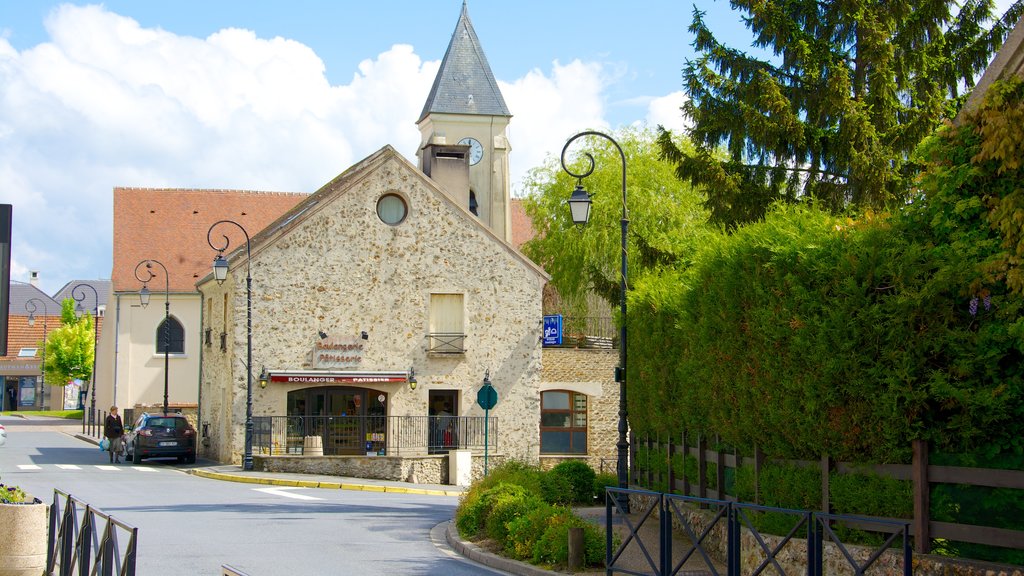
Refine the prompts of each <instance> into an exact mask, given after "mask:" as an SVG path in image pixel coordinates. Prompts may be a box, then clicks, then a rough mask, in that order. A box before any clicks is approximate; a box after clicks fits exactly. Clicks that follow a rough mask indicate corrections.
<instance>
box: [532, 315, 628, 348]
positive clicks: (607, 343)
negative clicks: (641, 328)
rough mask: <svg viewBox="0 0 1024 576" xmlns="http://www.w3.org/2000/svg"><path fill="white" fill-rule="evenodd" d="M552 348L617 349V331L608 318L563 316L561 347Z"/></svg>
mask: <svg viewBox="0 0 1024 576" xmlns="http://www.w3.org/2000/svg"><path fill="white" fill-rule="evenodd" d="M548 347H549V348H551V347H552V346H548ZM554 347H555V348H618V347H619V329H618V327H617V326H615V322H614V321H613V320H612V318H611V317H610V316H563V317H562V345H561V346H554Z"/></svg>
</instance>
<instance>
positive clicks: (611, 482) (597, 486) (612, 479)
mask: <svg viewBox="0 0 1024 576" xmlns="http://www.w3.org/2000/svg"><path fill="white" fill-rule="evenodd" d="M609 486H611V487H612V488H618V486H619V477H618V476H616V475H615V474H611V473H609V472H602V473H601V474H597V475H595V476H594V494H595V495H597V501H598V502H599V503H601V504H604V495H605V491H604V489H605V488H607V487H609Z"/></svg>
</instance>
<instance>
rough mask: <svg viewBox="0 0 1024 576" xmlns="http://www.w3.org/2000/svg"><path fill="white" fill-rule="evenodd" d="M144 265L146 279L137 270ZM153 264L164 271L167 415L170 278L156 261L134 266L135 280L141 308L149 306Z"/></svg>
mask: <svg viewBox="0 0 1024 576" xmlns="http://www.w3.org/2000/svg"><path fill="white" fill-rule="evenodd" d="M143 264H145V265H146V269H145V272H146V277H145V278H143V277H141V276H139V268H141V267H142V265H143ZM153 264H156V265H158V266H160V267H161V268H163V271H164V330H163V332H164V414H167V382H168V375H169V374H170V360H169V359H170V354H171V278H170V276H168V275H167V267H166V266H164V265H163V264H162V263H161V262H160V261H158V260H143V261H141V262H139V263H138V264H136V265H135V279H136V280H138V281H139V282H142V289H141V290H139V302H140V303H141V304H142V307H143V308H145V307H146V306H149V295H150V294H149V281H150V280H152V279H153V278H156V274H154V273H153Z"/></svg>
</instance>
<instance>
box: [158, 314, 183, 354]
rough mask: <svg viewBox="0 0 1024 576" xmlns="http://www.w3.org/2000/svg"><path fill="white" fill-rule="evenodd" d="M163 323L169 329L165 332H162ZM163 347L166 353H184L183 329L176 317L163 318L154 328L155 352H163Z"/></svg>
mask: <svg viewBox="0 0 1024 576" xmlns="http://www.w3.org/2000/svg"><path fill="white" fill-rule="evenodd" d="M165 325H166V328H167V330H168V331H169V333H167V334H165V333H164V327H165ZM165 347H166V350H167V353H168V354H184V353H185V329H184V328H183V327H182V326H181V322H178V319H177V318H175V317H173V316H170V317H168V318H166V319H164V321H163V322H161V323H160V325H159V326H157V328H156V352H157V354H163V353H164V349H165Z"/></svg>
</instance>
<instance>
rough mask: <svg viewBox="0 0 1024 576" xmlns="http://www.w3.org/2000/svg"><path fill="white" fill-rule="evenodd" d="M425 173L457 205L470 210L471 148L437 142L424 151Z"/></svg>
mask: <svg viewBox="0 0 1024 576" xmlns="http://www.w3.org/2000/svg"><path fill="white" fill-rule="evenodd" d="M422 154H423V173H424V174H426V175H427V176H429V177H430V179H431V180H433V181H434V182H437V183H438V184H440V185H441V187H442V188H444V189H445V191H447V192H448V196H450V197H451V198H452V200H454V201H455V203H456V204H458V205H459V206H462V207H463V208H465V209H467V210H469V146H468V145H464V144H445V143H444V142H443V141H442V142H440V143H438V142H437V140H436V139H435V141H433V142H430V143H428V144H427V145H426V146H425V147H424V148H423V150H422Z"/></svg>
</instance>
